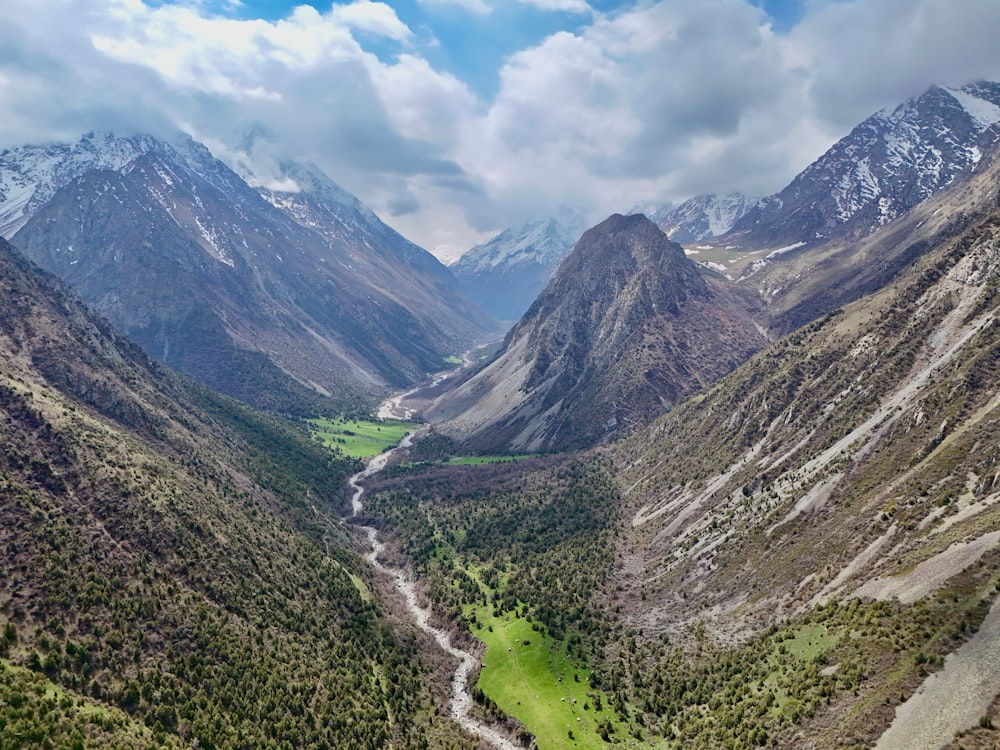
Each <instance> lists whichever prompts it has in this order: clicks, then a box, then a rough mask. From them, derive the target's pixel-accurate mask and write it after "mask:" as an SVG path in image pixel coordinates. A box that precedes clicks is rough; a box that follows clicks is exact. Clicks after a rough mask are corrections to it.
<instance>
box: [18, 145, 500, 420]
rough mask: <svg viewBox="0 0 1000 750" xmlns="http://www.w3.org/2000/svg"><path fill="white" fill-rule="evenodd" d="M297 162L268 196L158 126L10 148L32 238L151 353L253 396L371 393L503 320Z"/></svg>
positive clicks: (436, 363) (297, 403) (25, 240)
mask: <svg viewBox="0 0 1000 750" xmlns="http://www.w3.org/2000/svg"><path fill="white" fill-rule="evenodd" d="M299 173H300V174H301V175H303V176H308V177H309V178H310V179H309V181H307V180H306V179H304V178H303V180H302V181H303V185H302V186H300V187H301V189H300V191H299V193H296V194H295V195H294V196H291V195H287V194H273V193H270V194H267V196H266V197H267V198H268V200H265V196H264V195H262V194H261V192H259V191H258V190H256V189H254V188H251V187H250V186H249V185H247V184H246V183H245V182H244V181H243V180H242V179H240V178H239V177H238V176H237V175H236V174H235V173H233V172H232V171H230V170H229V169H228V168H227V167H225V166H224V165H223V164H221V162H218V161H217V160H215V159H214V158H213V157H212V156H211V155H210V154H209V153H208V151H207V150H206V149H204V148H203V147H201V146H199V145H198V144H195V143H194V142H192V141H190V140H189V139H188V140H182V141H180V142H179V144H178V146H176V147H175V146H172V145H170V144H167V143H164V142H162V141H157V140H154V139H152V138H149V137H147V136H135V137H132V138H116V137H113V136H88V137H86V138H84V139H83V140H82V141H81V142H80V143H79V144H75V145H74V146H52V147H47V148H40V147H25V148H24V149H19V150H15V151H9V152H6V153H5V154H4V155H3V158H2V159H0V174H3V175H4V177H3V180H4V184H5V185H7V186H10V185H13V184H15V183H17V184H20V186H21V187H20V188H19V189H20V193H18V194H17V195H14V192H13V191H12V189H8V190H7V192H6V194H5V203H4V204H3V205H4V206H5V207H6V208H5V209H4V215H5V216H7V217H8V222H7V225H6V226H7V227H8V230H10V229H15V228H17V231H16V234H15V235H14V239H15V242H16V244H17V245H18V246H19V247H20V248H21V249H23V250H24V251H25V252H26V253H27V254H28V255H29V256H30V257H32V259H34V260H35V261H36V262H38V263H39V264H40V265H42V266H43V267H44V268H46V269H47V270H50V271H53V272H54V273H56V274H58V275H59V276H61V277H62V278H64V279H66V280H67V281H69V283H71V284H72V285H73V286H74V287H76V288H77V289H78V290H79V291H80V293H81V294H82V295H83V296H84V298H85V299H87V301H88V302H90V303H91V304H92V305H93V306H94V307H95V309H96V310H98V311H99V312H100V313H102V314H104V315H105V316H107V317H108V318H109V319H110V320H111V321H112V322H113V323H114V324H115V325H116V326H117V327H118V328H119V329H120V330H122V331H124V332H125V333H127V334H128V335H129V336H131V337H133V338H134V339H135V340H136V341H137V342H138V343H139V344H140V345H141V346H142V347H143V348H144V349H145V350H146V351H147V352H149V353H150V354H151V355H152V356H155V357H157V358H158V359H160V360H161V361H163V362H166V363H167V364H170V365H171V366H173V367H175V368H177V369H179V370H181V371H183V372H185V373H188V374H191V375H192V376H194V377H196V378H197V379H199V380H201V381H202V382H204V383H206V384H208V385H210V386H211V387H213V388H215V389H217V390H220V391H222V392H224V393H229V394H231V395H234V396H236V397H238V398H241V399H243V400H245V401H247V402H248V403H252V404H256V405H259V406H264V407H269V408H279V409H285V410H292V411H297V412H304V411H310V410H315V408H316V404H315V393H317V392H318V393H321V394H332V395H335V396H338V397H340V398H341V399H342V401H343V402H344V403H347V402H349V401H350V400H351V399H357V398H364V397H371V396H372V395H374V394H377V393H380V392H383V391H384V390H385V389H386V388H388V387H390V386H392V387H399V386H402V385H405V384H407V383H410V382H413V381H414V380H416V379H418V378H420V377H422V376H423V375H424V373H426V372H427V371H429V370H433V369H437V368H439V367H440V366H441V364H442V359H443V357H444V356H446V355H448V354H451V353H453V352H454V351H456V350H459V349H460V348H461V347H462V346H463V345H464V344H466V343H467V342H468V341H470V340H471V339H472V338H474V337H475V336H476V335H478V334H479V333H481V332H482V331H483V330H484V329H487V328H489V327H490V325H491V322H490V321H489V319H488V318H487V317H486V316H485V315H484V314H482V313H481V312H479V311H478V310H477V309H476V308H474V307H473V306H472V305H471V303H469V302H468V301H466V300H465V299H464V298H462V297H461V296H460V295H459V294H458V292H457V290H456V289H455V288H454V282H453V280H452V279H451V278H450V274H449V273H448V272H447V269H445V268H443V267H442V266H441V265H440V263H438V262H437V261H436V260H435V259H433V257H432V256H430V255H429V254H428V253H426V252H425V251H422V250H420V249H419V248H417V247H416V246H413V245H411V244H410V243H407V242H406V241H405V240H404V239H403V238H401V237H399V235H397V234H395V233H394V232H392V230H391V229H389V228H388V227H386V226H385V225H384V224H382V223H381V222H379V221H378V219H377V218H376V217H375V216H374V215H373V214H371V212H370V211H367V210H366V209H364V208H363V207H361V206H360V205H359V204H357V201H356V199H354V202H353V205H348V201H344V200H335V199H333V198H331V195H333V194H334V190H335V186H333V184H332V183H331V182H330V181H329V180H328V179H326V178H325V177H322V176H320V175H318V174H317V173H316V172H307V171H306V170H305V169H304V168H299ZM29 192H30V193H31V195H32V197H31V198H29V199H27V200H24V199H23V196H24V195H26V194H28V193H29ZM12 196H14V197H12ZM18 196H20V197H18ZM15 198H16V200H15ZM269 200H270V201H271V202H269ZM274 204H278V205H279V206H280V208H279V207H276V206H275V205H274ZM17 205H20V206H21V210H22V211H25V212H26V213H25V214H23V215H17V211H14V208H13V207H15V206H17ZM303 207H308V209H309V210H310V211H312V213H308V211H306V210H305V208H303ZM11 217H14V218H11ZM338 222H339V223H338ZM18 227H19V228H18ZM373 248H379V249H378V250H375V249H373ZM360 259H363V261H362V260H360ZM387 289H391V290H392V291H391V292H390V291H387ZM289 376H291V377H289Z"/></svg>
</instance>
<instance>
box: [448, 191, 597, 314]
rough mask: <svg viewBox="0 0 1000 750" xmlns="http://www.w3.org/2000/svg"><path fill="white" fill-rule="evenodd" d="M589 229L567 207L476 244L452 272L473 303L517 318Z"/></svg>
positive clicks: (457, 262)
mask: <svg viewBox="0 0 1000 750" xmlns="http://www.w3.org/2000/svg"><path fill="white" fill-rule="evenodd" d="M586 228H587V225H586V221H585V218H584V216H583V213H582V212H581V211H578V210H575V209H570V208H564V209H561V210H559V211H557V212H556V213H554V214H551V215H549V216H546V217H544V218H542V219H537V220H534V221H530V222H528V223H527V224H525V225H524V226H522V227H520V228H519V229H506V230H504V231H503V232H501V233H500V234H498V235H497V236H496V237H494V238H493V239H492V240H490V241H489V242H487V243H486V244H484V245H477V246H476V247H474V248H472V249H471V250H469V251H468V252H466V253H465V254H464V255H463V256H462V257H461V258H459V259H458V261H456V262H455V263H454V264H453V265H452V266H451V267H450V268H451V271H452V272H453V273H454V274H455V277H456V278H457V279H458V282H459V285H460V287H461V289H462V291H464V292H465V293H466V294H467V295H468V297H469V298H470V299H474V300H476V302H477V303H478V304H479V305H480V306H482V308H483V309H484V310H486V311H488V312H490V313H491V314H492V315H494V316H496V317H497V318H499V319H500V320H511V321H513V320H517V319H518V318H520V317H521V316H522V315H523V314H524V313H525V311H526V310H527V309H528V308H529V307H530V306H531V303H532V302H534V301H535V298H536V297H538V295H539V293H540V292H541V291H542V290H543V289H544V288H545V285H546V284H548V283H549V279H551V278H552V275H553V274H554V273H555V272H556V269H557V268H558V267H559V264H560V263H561V262H562V260H563V258H565V257H566V256H567V255H569V251H570V250H572V249H573V245H574V244H575V243H576V241H577V240H578V239H579V238H580V234H581V233H582V232H583V230H584V229H586Z"/></svg>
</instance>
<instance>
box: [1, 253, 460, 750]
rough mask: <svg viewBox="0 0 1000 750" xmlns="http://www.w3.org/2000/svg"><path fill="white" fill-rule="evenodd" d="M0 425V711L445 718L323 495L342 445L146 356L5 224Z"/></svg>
mask: <svg viewBox="0 0 1000 750" xmlns="http://www.w3.org/2000/svg"><path fill="white" fill-rule="evenodd" d="M0 423H2V425H3V427H2V429H0V496H2V497H3V498H4V500H3V502H2V503H0V549H3V550H4V552H3V556H4V558H3V559H4V570H5V571H6V572H5V575H4V576H3V577H2V578H0V632H2V634H3V635H2V637H0V683H2V684H3V685H4V686H5V687H9V688H10V689H11V691H12V692H9V693H8V692H5V693H4V701H3V703H2V704H0V720H2V721H3V726H7V727H9V728H10V727H14V726H16V727H18V728H19V731H22V730H23V731H24V732H25V733H26V734H25V735H24V736H25V737H34V736H41V737H42V738H45V737H47V738H48V742H49V743H54V744H63V745H64V746H67V747H69V746H72V745H73V744H74V743H75V742H77V740H79V742H80V743H81V744H83V745H84V746H91V745H95V744H100V745H101V746H108V747H113V746H121V747H134V746H149V747H152V746H158V747H164V746H185V747H190V746H192V745H194V744H197V745H199V746H201V747H212V746H214V747H235V746H238V745H253V746H255V747H273V748H277V747H287V746H288V743H289V742H294V744H295V745H297V746H317V747H318V746H326V747H347V746H351V747H372V748H374V747H384V746H386V745H387V744H389V743H392V744H393V745H394V746H399V747H416V746H418V745H419V744H420V742H421V737H423V738H425V739H430V740H432V741H434V742H436V740H435V739H434V738H436V737H442V736H447V735H448V734H449V733H451V734H452V735H454V736H456V737H457V734H456V732H455V731H454V729H453V728H452V729H448V726H449V725H448V722H447V721H441V722H440V724H439V722H438V721H435V722H434V723H435V725H436V727H431V726H430V725H429V724H428V723H427V722H426V719H425V718H424V717H425V716H427V715H429V706H430V696H429V694H428V693H427V692H426V688H425V687H422V686H421V684H420V681H421V680H423V679H426V674H427V673H426V672H425V671H423V667H421V666H420V665H419V663H417V662H415V661H414V654H413V650H412V644H410V643H404V642H401V641H400V640H398V639H397V637H396V636H395V635H393V633H392V632H391V631H390V629H389V628H388V626H387V624H386V622H385V620H384V617H383V614H382V612H381V609H380V608H379V606H378V605H377V603H376V601H375V600H374V598H373V596H372V594H371V588H370V586H369V584H368V583H366V582H365V580H364V579H365V577H366V575H367V573H366V570H367V568H366V566H364V564H363V563H362V561H361V560H360V559H359V558H358V557H357V556H356V555H355V554H354V553H353V552H352V551H350V543H349V541H348V538H347V535H346V533H345V531H344V529H343V527H342V526H341V525H340V524H339V522H337V521H335V520H334V518H333V517H332V516H331V515H330V513H331V511H332V510H333V508H335V507H336V506H339V505H340V504H341V503H342V502H343V495H342V492H343V490H342V487H343V483H344V480H345V477H346V475H347V474H348V473H349V472H350V471H353V470H354V462H351V461H346V460H342V459H334V458H333V457H332V455H331V454H330V453H328V452H327V451H325V449H323V448H321V447H320V446H318V445H316V444H315V443H313V442H312V441H311V440H309V439H308V437H306V436H305V435H303V434H300V433H299V432H297V431H296V430H294V429H291V428H289V427H288V426H284V425H283V424H282V423H280V422H278V421H277V420H275V419H274V418H273V417H266V416H264V415H261V414H259V413H256V412H253V411H251V410H249V409H247V408H246V407H243V406H241V405H239V404H237V403H235V402H233V401H231V400H229V399H226V398H224V397H221V396H218V395H215V394H212V393H210V392H207V391H205V390H204V389H202V388H201V387H199V386H196V385H194V384H193V383H190V382H189V381H187V380H186V379H181V378H179V377H178V376H176V375H175V374H173V373H170V372H169V371H167V370H165V368H162V367H160V366H158V365H156V364H154V363H153V362H152V361H150V360H149V359H148V358H147V357H146V356H145V355H144V354H142V352H141V351H140V350H139V349H138V348H137V347H135V346H134V345H132V344H130V343H129V342H128V341H126V340H125V339H123V338H122V337H121V336H120V335H119V334H116V333H115V332H114V331H113V330H112V329H111V328H110V326H108V324H107V323H105V322H104V321H102V320H100V319H98V318H95V317H93V316H92V315H91V314H90V313H88V312H87V311H86V310H85V309H84V307H83V305H82V304H81V303H80V302H79V300H78V298H76V297H75V296H74V295H73V294H71V293H69V292H68V291H66V289H65V288H64V287H63V285H62V284H60V283H58V282H57V281H56V280H55V279H53V278H51V277H49V278H46V277H44V276H43V275H42V273H41V272H40V271H39V270H38V269H37V268H34V267H32V266H31V265H30V264H29V263H28V262H27V261H26V260H25V259H24V258H23V257H21V256H20V255H19V254H17V253H15V252H14V251H13V250H12V249H11V248H10V247H9V246H8V245H7V244H6V243H5V242H3V241H0ZM32 673H33V674H32ZM373 675H376V676H377V677H376V678H374V679H373ZM39 685H40V686H41V687H40V688H39V689H40V692H38V693H36V692H34V690H35V687H37V686H39ZM303 686H308V688H307V689H306V688H303ZM51 695H56V696H57V697H58V698H60V701H53V703H52V705H47V704H48V701H47V700H45V701H43V700H42V698H43V697H45V696H51ZM12 696H19V697H17V698H16V700H15V698H13V697H12ZM35 696H38V697H37V698H36V697H35ZM62 697H65V700H62ZM43 704H44V705H43ZM25 706H27V711H28V712H27V713H25ZM81 707H82V708H81ZM36 709H37V710H36ZM95 716H97V717H107V720H106V721H105V720H103V719H102V720H101V721H100V722H98V723H97V725H96V726H95V725H94V723H93V721H92V719H93V718H94V717H95ZM10 736H11V735H7V734H6V733H5V737H10ZM143 738H144V739H143ZM25 741H26V742H27V743H28V744H31V742H32V741H31V740H25ZM39 746H42V744H41V742H39Z"/></svg>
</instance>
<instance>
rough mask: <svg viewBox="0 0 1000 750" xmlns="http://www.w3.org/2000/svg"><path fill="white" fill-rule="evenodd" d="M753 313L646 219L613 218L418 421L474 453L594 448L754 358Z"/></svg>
mask: <svg viewBox="0 0 1000 750" xmlns="http://www.w3.org/2000/svg"><path fill="white" fill-rule="evenodd" d="M753 308H754V303H753V302H751V301H750V295H745V294H743V292H742V290H739V289H736V288H735V287H734V286H733V285H732V284H730V283H728V282H726V281H725V280H724V279H722V278H720V277H718V276H716V275H714V274H708V272H704V271H703V270H702V269H700V268H699V266H698V265H697V264H696V263H694V262H692V261H690V260H688V259H687V258H686V257H685V255H684V251H683V249H681V247H680V246H678V245H677V244H675V243H673V242H671V241H670V240H668V239H667V236H666V235H665V234H664V233H663V232H662V231H661V230H660V229H659V228H658V227H657V226H656V225H655V224H654V223H653V222H652V221H650V220H649V219H648V218H646V217H645V216H643V215H641V214H633V215H630V216H625V215H621V214H615V215H613V216H610V217H609V218H607V219H605V220H604V221H602V222H601V223H600V224H598V225H597V226H595V227H593V228H591V229H588V230H587V231H586V232H584V233H583V235H582V236H581V237H580V240H579V241H578V242H577V243H576V246H575V247H574V248H573V251H572V252H571V253H570V254H569V256H568V257H567V258H566V259H565V260H564V261H563V262H562V264H561V265H560V267H559V270H558V271H557V272H556V274H555V276H554V277H553V278H552V280H551V282H549V285H548V286H547V287H546V289H545V291H544V292H542V294H541V295H540V296H539V297H538V299H537V300H535V302H534V304H532V306H531V307H530V308H529V310H528V312H527V313H525V315H524V317H523V318H521V320H520V322H518V324H517V325H516V326H514V328H513V329H512V330H511V332H510V333H509V334H508V335H507V339H506V341H505V342H504V347H503V350H502V351H501V352H500V354H499V355H498V356H497V358H496V359H494V360H493V361H492V362H491V363H489V364H488V365H487V366H486V367H484V368H483V369H482V370H480V371H479V372H478V373H476V374H475V375H473V376H472V377H470V378H469V379H468V380H467V381H466V382H464V383H462V384H461V385H460V386H459V387H457V388H456V389H455V390H454V391H452V392H451V393H448V394H445V395H444V396H443V397H442V398H441V399H439V400H438V401H437V402H436V403H435V405H434V406H433V407H432V409H431V410H429V412H428V414H427V415H426V416H427V417H428V418H430V419H431V420H432V421H435V422H442V424H441V425H440V429H441V430H442V431H443V432H445V433H449V434H452V435H453V436H454V437H456V438H458V439H460V440H464V441H466V442H468V443H469V445H470V446H471V447H473V448H476V449H491V450H492V449H503V450H506V449H510V448H513V449H515V450H530V451H537V450H558V449H566V448H578V447H582V446H586V445H593V444H595V443H598V442H601V441H603V440H607V439H610V438H611V437H612V436H614V435H616V434H618V433H620V432H622V431H626V430H630V429H633V428H634V427H636V426H638V425H641V424H645V423H647V422H648V421H649V420H651V419H652V418H653V417H655V416H657V415H659V414H662V413H663V412H664V411H666V410H669V409H670V408H672V406H673V405H674V404H676V403H678V401H679V400H680V399H681V398H683V397H684V396H686V395H687V394H689V393H690V392H692V390H694V389H695V388H697V387H699V386H700V385H701V384H702V383H705V382H709V381H710V380H713V379H714V378H716V377H718V376H720V375H722V374H724V373H725V372H728V371H729V370H731V369H732V368H733V367H735V366H736V365H737V364H738V363H739V362H741V361H743V359H745V358H746V357H748V356H749V355H750V354H751V353H752V352H753V351H755V350H756V349H757V348H759V347H760V346H761V345H762V344H763V343H764V340H765V339H764V337H763V335H762V334H761V333H760V332H759V330H758V329H757V328H756V326H755V325H754V324H753V319H754V312H753Z"/></svg>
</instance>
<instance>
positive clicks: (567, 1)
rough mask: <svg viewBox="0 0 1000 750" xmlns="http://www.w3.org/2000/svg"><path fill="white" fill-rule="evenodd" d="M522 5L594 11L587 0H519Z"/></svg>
mask: <svg viewBox="0 0 1000 750" xmlns="http://www.w3.org/2000/svg"><path fill="white" fill-rule="evenodd" d="M517 2H519V3H521V4H522V5H533V6H534V7H536V8H541V9H542V10H562V11H568V12H570V13H592V12H593V10H594V9H593V8H591V7H590V5H588V4H587V2H586V1H585V0H517Z"/></svg>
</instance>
